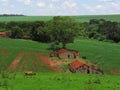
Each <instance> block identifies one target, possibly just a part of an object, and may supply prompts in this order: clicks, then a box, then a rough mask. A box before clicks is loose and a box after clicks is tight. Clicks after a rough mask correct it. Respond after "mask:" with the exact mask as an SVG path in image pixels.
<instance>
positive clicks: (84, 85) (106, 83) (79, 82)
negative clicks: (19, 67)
mask: <svg viewBox="0 0 120 90" xmlns="http://www.w3.org/2000/svg"><path fill="white" fill-rule="evenodd" d="M7 75H8V74H7ZM2 77H3V75H0V90H120V77H119V76H111V75H84V74H67V73H66V74H63V73H37V75H36V76H24V73H21V74H18V73H17V74H16V75H15V74H14V73H12V74H9V75H8V76H7V78H5V77H4V78H2Z"/></svg>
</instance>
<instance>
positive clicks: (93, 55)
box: [0, 38, 120, 72]
mask: <svg viewBox="0 0 120 90" xmlns="http://www.w3.org/2000/svg"><path fill="white" fill-rule="evenodd" d="M3 42H4V43H3ZM49 46H50V45H49V44H48V43H38V42H35V41H31V40H23V39H5V38H0V56H1V57H0V67H1V68H2V66H4V67H5V68H4V69H7V67H8V66H9V65H10V63H11V62H12V61H13V60H15V58H16V57H18V56H19V53H21V52H22V53H24V56H23V57H22V59H21V61H20V63H19V64H18V67H17V68H16V71H20V68H22V70H23V71H24V69H25V68H27V69H29V70H32V69H31V67H32V64H33V67H34V70H35V71H45V69H48V71H51V70H50V69H49V67H46V66H45V67H46V68H42V63H43V62H41V60H42V57H40V60H39V62H38V64H39V65H40V66H41V67H39V66H38V65H37V64H35V62H36V61H35V60H37V58H36V56H35V55H36V54H38V55H41V56H49V53H50V52H51V51H50V50H48V48H49ZM67 48H69V49H74V50H78V51H79V53H80V56H86V58H87V59H86V61H89V62H93V63H95V62H97V63H98V65H99V66H101V68H103V69H104V70H105V71H109V72H110V71H111V70H119V69H120V66H119V63H120V61H119V55H120V50H119V48H120V44H115V43H110V42H100V41H97V40H90V39H79V38H76V39H75V41H74V43H70V44H67ZM6 63H7V64H6ZM23 64H24V65H25V66H24V65H23ZM22 65H23V66H22ZM40 68H41V69H40Z"/></svg>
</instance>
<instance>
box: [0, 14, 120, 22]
mask: <svg viewBox="0 0 120 90" xmlns="http://www.w3.org/2000/svg"><path fill="white" fill-rule="evenodd" d="M72 17H73V18H74V19H76V20H77V21H78V22H89V20H90V19H101V18H102V19H105V20H108V21H115V22H120V19H119V17H120V15H119V14H118V15H83V16H72ZM52 18H53V16H12V17H11V16H5V17H0V22H11V21H17V22H20V21H22V22H23V21H28V22H33V21H49V20H51V19H52Z"/></svg>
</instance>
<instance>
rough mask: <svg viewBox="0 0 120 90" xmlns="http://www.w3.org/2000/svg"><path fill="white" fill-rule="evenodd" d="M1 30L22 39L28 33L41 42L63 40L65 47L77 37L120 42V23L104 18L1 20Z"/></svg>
mask: <svg viewBox="0 0 120 90" xmlns="http://www.w3.org/2000/svg"><path fill="white" fill-rule="evenodd" d="M0 31H6V32H8V33H9V36H10V37H11V38H18V39H20V38H22V37H23V36H24V35H28V36H30V37H31V39H32V40H35V41H39V42H53V41H58V42H62V43H63V47H65V45H66V44H67V43H69V42H73V41H74V38H75V37H81V38H90V39H97V40H99V41H110V42H116V43H118V42H120V23H119V22H112V21H106V20H104V19H91V20H90V21H89V22H77V21H76V20H75V19H73V18H71V17H65V16H64V17H60V16H55V17H54V18H53V19H52V20H50V21H46V22H45V21H34V22H24V21H23V22H13V21H11V22H0Z"/></svg>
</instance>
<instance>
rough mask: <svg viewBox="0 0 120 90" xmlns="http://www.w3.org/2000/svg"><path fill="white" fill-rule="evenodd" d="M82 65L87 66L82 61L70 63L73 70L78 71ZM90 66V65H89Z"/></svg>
mask: <svg viewBox="0 0 120 90" xmlns="http://www.w3.org/2000/svg"><path fill="white" fill-rule="evenodd" d="M82 65H87V64H85V63H84V62H82V61H80V60H75V61H73V62H71V63H70V66H71V67H72V68H73V69H77V68H79V67H80V66H82ZM87 66H88V65H87Z"/></svg>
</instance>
